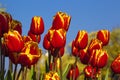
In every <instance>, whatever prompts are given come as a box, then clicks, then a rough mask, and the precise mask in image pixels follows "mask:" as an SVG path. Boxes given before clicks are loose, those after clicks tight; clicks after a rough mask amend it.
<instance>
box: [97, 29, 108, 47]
mask: <svg viewBox="0 0 120 80" xmlns="http://www.w3.org/2000/svg"><path fill="white" fill-rule="evenodd" d="M97 38H98V39H99V40H101V41H102V43H103V46H105V45H107V44H108V43H109V39H110V32H109V31H108V30H100V31H98V33H97Z"/></svg>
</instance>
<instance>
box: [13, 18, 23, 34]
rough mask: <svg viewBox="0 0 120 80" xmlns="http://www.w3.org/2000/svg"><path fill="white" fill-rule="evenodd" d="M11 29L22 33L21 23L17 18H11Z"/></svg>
mask: <svg viewBox="0 0 120 80" xmlns="http://www.w3.org/2000/svg"><path fill="white" fill-rule="evenodd" d="M11 29H12V30H16V31H18V32H19V33H20V34H22V24H21V22H19V21H17V20H12V22H11Z"/></svg>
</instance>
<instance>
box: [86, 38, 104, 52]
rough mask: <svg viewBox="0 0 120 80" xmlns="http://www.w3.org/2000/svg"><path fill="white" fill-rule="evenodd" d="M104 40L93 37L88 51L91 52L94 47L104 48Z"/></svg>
mask: <svg viewBox="0 0 120 80" xmlns="http://www.w3.org/2000/svg"><path fill="white" fill-rule="evenodd" d="M102 47H103V46H102V42H101V41H100V40H98V39H92V40H91V42H90V45H89V47H88V52H89V53H90V54H91V52H92V51H93V50H94V49H102Z"/></svg>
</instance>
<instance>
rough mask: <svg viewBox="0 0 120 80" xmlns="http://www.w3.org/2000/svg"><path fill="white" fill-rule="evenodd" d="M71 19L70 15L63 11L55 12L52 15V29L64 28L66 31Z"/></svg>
mask: <svg viewBox="0 0 120 80" xmlns="http://www.w3.org/2000/svg"><path fill="white" fill-rule="evenodd" d="M70 21H71V16H69V15H68V14H66V13H63V12H57V13H56V15H55V16H54V20H53V23H52V29H61V28H62V29H64V30H66V31H68V28H69V25H70Z"/></svg>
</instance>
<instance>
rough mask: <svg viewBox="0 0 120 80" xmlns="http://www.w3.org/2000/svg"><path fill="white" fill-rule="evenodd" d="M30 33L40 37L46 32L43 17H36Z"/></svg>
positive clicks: (32, 22)
mask: <svg viewBox="0 0 120 80" xmlns="http://www.w3.org/2000/svg"><path fill="white" fill-rule="evenodd" d="M30 32H31V33H33V34H36V35H40V34H42V33H43V32H44V22H43V19H42V17H40V16H34V17H33V18H32V21H31V26H30Z"/></svg>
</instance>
